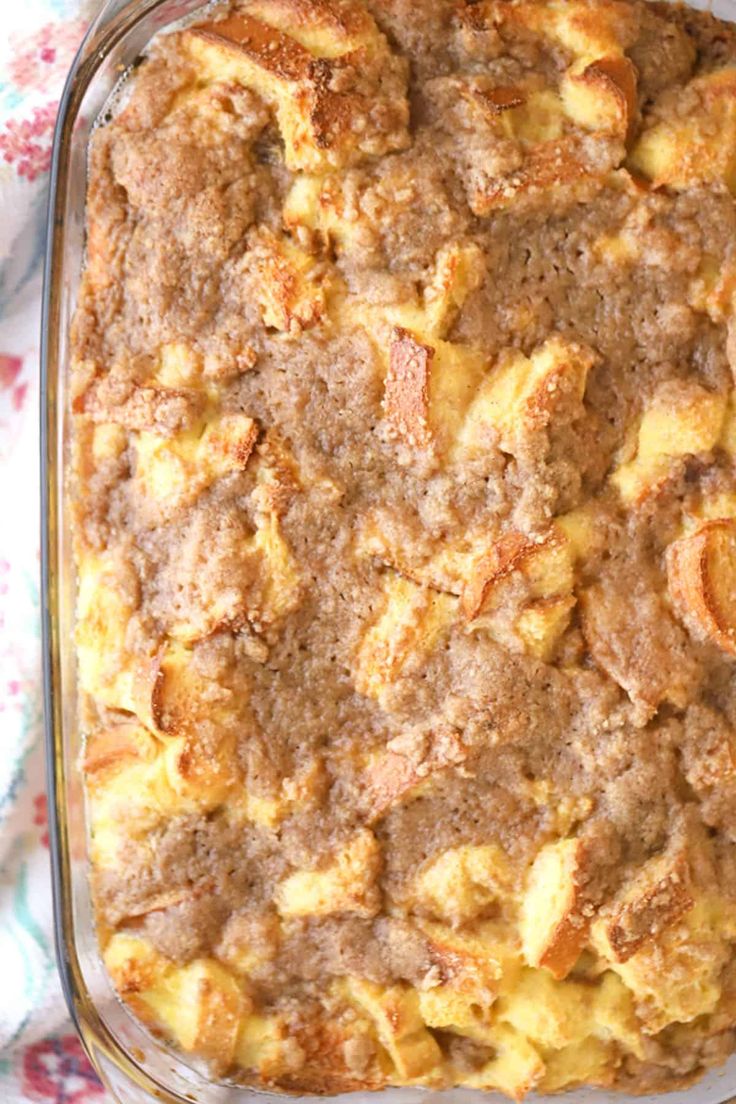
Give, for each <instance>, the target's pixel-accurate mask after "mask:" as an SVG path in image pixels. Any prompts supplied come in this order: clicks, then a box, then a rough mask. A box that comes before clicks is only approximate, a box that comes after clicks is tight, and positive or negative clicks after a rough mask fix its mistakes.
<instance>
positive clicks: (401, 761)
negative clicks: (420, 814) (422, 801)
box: [363, 730, 470, 821]
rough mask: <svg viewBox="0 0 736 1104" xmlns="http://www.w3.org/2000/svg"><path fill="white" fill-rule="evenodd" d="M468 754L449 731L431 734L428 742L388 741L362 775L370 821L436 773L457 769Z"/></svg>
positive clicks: (455, 736) (398, 737)
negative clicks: (455, 767) (454, 767)
mask: <svg viewBox="0 0 736 1104" xmlns="http://www.w3.org/2000/svg"><path fill="white" fill-rule="evenodd" d="M469 754H470V749H469V747H467V745H465V744H464V743H463V742H462V740H461V739H460V737H459V736H458V735H457V733H455V732H453V731H452V730H448V731H439V732H437V733H433V734H432V735H431V737H430V738H429V739H428V740H425V739H418V740H406V739H405V738H404V737H402V736H397V737H396V738H395V739H393V740H391V741H389V743H388V744H387V745H386V748H385V750H384V751H381V752H379V753H378V755H376V756H375V757H374V758H373V759H372V761H370V762H369V763H368V764H367V766H366V768H365V771H364V773H363V781H364V792H365V799H366V806H367V811H368V817H369V819H370V820H371V821H374V820H377V819H379V818H380V817H381V816H383V814H384V813H385V812H386V810H387V809H390V808H391V806H392V805H393V804H395V803H396V802H398V801H401V800H403V799H404V798H408V797H410V796H411V795H412V794H413V793H414V792H415V791H416V790H417V789H418V788H419V787H421V786H423V785H425V784H428V783H430V782H431V779H432V777H433V776H434V775H436V774H438V773H439V772H441V771H443V770H446V769H448V768H449V767H453V766H459V765H460V764H461V763H462V762H464V761H465V759H466V758H467V757H468V755H469Z"/></svg>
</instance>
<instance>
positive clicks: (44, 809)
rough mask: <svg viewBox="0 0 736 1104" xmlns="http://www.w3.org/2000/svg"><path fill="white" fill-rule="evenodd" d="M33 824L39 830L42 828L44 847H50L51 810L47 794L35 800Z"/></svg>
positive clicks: (42, 794)
mask: <svg viewBox="0 0 736 1104" xmlns="http://www.w3.org/2000/svg"><path fill="white" fill-rule="evenodd" d="M33 823H34V824H35V825H36V827H37V828H42V829H43V831H42V832H41V843H42V844H43V846H44V847H48V845H49V833H48V827H49V809H48V802H47V800H46V794H45V793H40V794H36V796H35V797H34V799H33Z"/></svg>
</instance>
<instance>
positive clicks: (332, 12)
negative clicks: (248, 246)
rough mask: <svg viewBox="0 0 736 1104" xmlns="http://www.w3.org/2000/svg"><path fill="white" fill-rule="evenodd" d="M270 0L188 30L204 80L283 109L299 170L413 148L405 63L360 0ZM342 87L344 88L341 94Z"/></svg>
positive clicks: (290, 163)
mask: <svg viewBox="0 0 736 1104" xmlns="http://www.w3.org/2000/svg"><path fill="white" fill-rule="evenodd" d="M293 14H294V9H286V8H285V7H284V5H283V4H278V3H276V2H274V0H269V2H266V0H263V2H260V3H254V4H252V5H249V6H248V9H247V10H245V11H243V10H241V11H238V12H236V13H234V14H232V15H229V16H226V18H224V19H220V20H216V21H210V22H206V23H200V24H196V25H195V26H193V27H190V28H189V29H188V30H186V31H184V32H183V34H184V39H185V42H186V46H187V49H188V50H189V52H190V53H191V55H192V58H193V60H194V62H195V64H196V66H197V69H198V72H199V74H200V75H201V77H202V78H204V79H205V80H209V81H234V82H236V83H240V84H242V85H244V86H246V87H248V88H252V89H253V91H255V92H257V93H258V94H259V95H260V96H262V97H263V99H264V100H265V101H266V102H267V103H268V104H270V105H271V106H272V107H273V108H274V109H275V111H276V116H277V119H278V124H279V128H280V130H281V135H282V138H283V141H284V146H285V160H286V164H287V167H288V168H289V169H291V170H292V171H299V170H301V171H305V172H318V171H321V170H325V169H328V168H330V167H335V166H342V165H346V164H349V163H351V162H354V161H356V160H359V159H361V158H362V157H365V156H376V155H381V154H385V153H388V152H389V151H391V150H397V149H403V148H404V147H405V146H406V145H407V144H408V134H407V123H408V116H409V107H408V103H407V99H406V68H407V67H406V63H405V61H404V60H403V59H401V58H399V57H398V56H397V55H395V54H394V53H393V52H392V51H391V49H390V47H389V45H388V43H387V41H386V39H385V37H384V36H383V35H382V34H381V33H380V31H379V30H378V28H377V27H376V25H375V23H374V22H373V20H372V18H371V17H370V15H368V13H367V12H366V11H365V9H363V8H362V7H359V6H358V5H357V4H340V3H329V2H325V0H311V2H309V3H305V4H303V5H302V6H301V7H300V8H299V17H298V18H297V19H296V20H295V19H294V18H293ZM338 88H339V90H338Z"/></svg>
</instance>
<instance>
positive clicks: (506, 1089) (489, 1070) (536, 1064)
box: [462, 1024, 545, 1100]
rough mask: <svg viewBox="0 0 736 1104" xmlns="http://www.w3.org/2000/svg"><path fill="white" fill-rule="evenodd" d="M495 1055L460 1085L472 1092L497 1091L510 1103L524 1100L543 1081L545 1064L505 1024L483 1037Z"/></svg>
mask: <svg viewBox="0 0 736 1104" xmlns="http://www.w3.org/2000/svg"><path fill="white" fill-rule="evenodd" d="M486 1042H487V1043H488V1045H489V1046H491V1047H493V1049H494V1050H495V1052H496V1055H495V1057H494V1058H492V1059H491V1060H490V1061H489V1062H486V1063H485V1065H483V1066H481V1067H480V1069H479V1070H477V1071H476V1072H473V1073H470V1074H466V1076H465V1077H463V1079H462V1083H463V1085H465V1086H466V1087H467V1088H471V1089H483V1090H486V1091H487V1090H489V1089H491V1090H496V1091H497V1092H502V1093H505V1094H506V1096H510V1097H511V1099H512V1100H523V1099H524V1097H525V1096H526V1095H527V1093H530V1092H531V1091H532V1090H533V1089H534V1088H536V1086H537V1085H538V1084H539V1083H540V1081H541V1080H542V1078H543V1077H544V1068H545V1067H544V1061H543V1059H542V1056H541V1055H540V1053H539V1051H538V1050H537V1049H536V1048H535V1047H534V1046H533V1045H532V1044H531V1043H530V1042H529V1040H528V1039H527V1038H526V1037H525V1036H524V1035H521V1034H520V1033H519V1032H518V1031H515V1030H514V1029H513V1028H512V1027H509V1026H508V1025H507V1024H498V1025H497V1026H495V1027H494V1028H493V1029H492V1030H489V1031H488V1032H487V1034H486Z"/></svg>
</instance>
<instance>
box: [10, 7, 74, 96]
mask: <svg viewBox="0 0 736 1104" xmlns="http://www.w3.org/2000/svg"><path fill="white" fill-rule="evenodd" d="M86 27H87V24H86V23H85V21H84V20H83V19H74V20H72V21H71V22H69V23H46V24H45V25H44V26H43V27H41V28H40V29H39V30H37V31H36V32H35V34H32V35H28V36H27V37H26V36H23V37H20V36H18V35H15V36H11V46H12V47H13V49H12V60H11V61H10V62H9V63H8V74H9V77H10V80H11V81H12V82H13V84H15V85H17V86H18V88H21V89H23V90H27V91H30V90H31V89H35V90H36V91H38V92H45V91H46V90H47V89H55V90H58V91H59V92H60V91H61V85H62V83H63V80H64V77H65V76H66V74H67V71H68V69H69V66H70V65H71V63H72V58H73V56H74V53H75V51H76V49H77V47H78V46H79V43H80V42H81V41H82V36H83V35H84V32H85V30H86Z"/></svg>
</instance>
